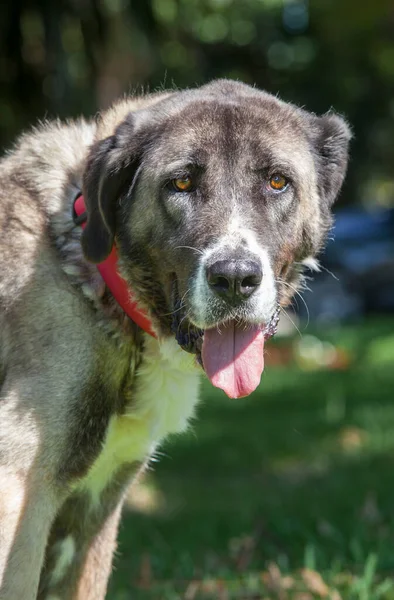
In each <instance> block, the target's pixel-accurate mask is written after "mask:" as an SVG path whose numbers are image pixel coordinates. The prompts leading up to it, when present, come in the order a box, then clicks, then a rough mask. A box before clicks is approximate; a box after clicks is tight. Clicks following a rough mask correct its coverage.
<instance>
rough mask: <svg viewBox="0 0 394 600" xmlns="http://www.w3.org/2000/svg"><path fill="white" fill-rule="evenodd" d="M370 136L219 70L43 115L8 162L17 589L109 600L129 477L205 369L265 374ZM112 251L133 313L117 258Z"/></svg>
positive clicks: (217, 382)
mask: <svg viewBox="0 0 394 600" xmlns="http://www.w3.org/2000/svg"><path fill="white" fill-rule="evenodd" d="M350 138H351V133H350V129H349V127H348V125H347V124H346V122H345V121H344V119H343V118H342V117H340V116H338V115H336V114H334V113H333V112H329V113H327V114H326V115H323V116H321V117H319V116H316V115H315V114H312V113H309V112H306V111H305V110H303V109H300V108H297V107H296V106H294V105H291V104H288V103H285V102H283V101H281V100H279V99H278V98H277V97H274V96H272V95H270V94H268V93H266V92H264V91H259V90H258V89H255V88H253V87H249V86H247V85H245V84H242V83H240V82H234V81H231V80H217V81H213V82H211V83H208V84H207V85H204V86H202V87H200V88H196V89H189V90H185V91H168V92H166V91H162V92H159V93H154V94H151V95H146V96H140V97H138V96H135V97H130V98H125V99H122V100H121V101H119V102H118V103H116V104H115V105H114V106H113V107H112V108H110V109H109V110H107V111H105V112H103V114H101V115H99V117H98V118H97V119H95V120H92V121H85V120H82V119H81V120H76V121H71V122H67V123H61V122H59V121H53V122H45V123H42V124H40V125H39V126H38V127H37V128H35V129H33V130H32V131H30V132H28V133H25V134H23V135H22V136H21V137H20V139H19V140H18V141H17V142H16V144H15V146H14V148H13V149H12V150H11V151H10V152H9V153H8V154H7V155H6V156H5V157H4V158H3V159H2V161H1V164H0V207H1V210H0V228H1V237H0V307H1V310H0V390H1V392H0V489H1V494H0V598H1V600H30V599H35V598H38V599H40V600H44V599H46V600H66V599H79V600H100V599H102V598H104V597H105V593H106V588H107V580H108V577H109V574H110V571H111V563H112V555H113V552H114V548H115V545H116V535H117V526H118V522H119V519H120V514H121V508H122V502H123V499H124V495H125V491H126V489H127V487H128V485H129V484H130V482H132V481H133V479H134V478H135V477H136V476H137V474H138V473H139V472H140V471H141V470H143V469H144V466H145V465H146V464H147V461H149V458H150V457H151V456H152V454H153V453H154V452H155V449H156V448H157V447H158V445H159V444H160V442H161V441H162V440H163V439H164V438H165V437H166V436H167V435H168V434H169V433H172V432H180V431H182V430H184V429H185V428H186V427H187V425H188V422H189V420H190V418H191V416H192V415H193V410H194V407H195V405H196V402H197V400H198V388H199V380H200V375H201V373H204V372H205V374H206V376H207V377H208V378H209V379H210V380H211V382H212V384H213V385H214V386H216V387H218V388H220V389H222V390H224V392H225V393H226V394H227V395H228V396H230V397H233V398H239V397H243V396H246V395H248V394H249V393H251V392H252V391H253V390H254V389H255V388H256V386H257V385H258V383H259V381H260V376H261V373H262V370H263V367H264V357H263V354H264V342H265V340H266V339H267V338H268V337H269V336H270V335H271V334H272V333H273V332H274V330H275V325H276V321H277V316H278V307H283V306H286V305H287V304H288V303H289V302H290V301H291V298H292V296H293V293H294V292H295V291H296V290H297V289H298V288H299V286H300V284H301V282H302V273H303V270H304V269H305V266H310V265H313V264H315V263H314V261H315V257H316V256H317V254H318V252H319V251H320V250H321V248H322V247H323V245H324V241H325V238H326V234H327V232H328V230H329V228H330V225H331V221H332V217H331V207H332V204H333V202H334V200H335V199H336V197H337V195H338V193H339V191H340V188H341V185H342V182H343V180H344V177H345V172H346V167H347V160H348V145H349V140H350ZM81 198H82V199H83V202H84V206H85V207H86V213H87V214H86V215H85V216H84V215H83V214H82V218H81V215H79V216H78V214H77V211H76V208H75V206H76V205H75V202H76V200H77V199H81ZM112 252H116V261H117V262H116V263H115V264H116V267H115V271H116V273H117V277H118V280H120V281H121V282H123V284H124V285H125V286H126V289H127V290H129V292H130V298H131V294H132V298H133V302H134V303H136V304H135V306H136V307H137V308H136V309H135V313H132V316H131V317H130V315H129V314H128V313H127V311H126V312H125V310H124V309H123V308H122V306H121V305H119V303H118V302H117V301H116V299H115V298H116V294H114V293H112V292H111V285H110V284H108V283H107V282H106V280H105V278H104V279H103V276H102V274H101V272H100V270H99V267H100V265H102V264H104V263H105V261H107V260H109V259H108V257H109V256H111V253H112ZM113 270H114V269H113ZM118 283H119V281H118ZM130 304H132V303H131V299H130ZM133 306H134V304H133ZM133 314H135V315H137V316H136V318H135V319H134V318H133ZM141 316H142V317H143V318H144V319H145V322H148V325H147V326H144V327H141V326H140V325H139V324H138V323H139V321H138V319H139V317H141ZM137 317H138V318H137Z"/></svg>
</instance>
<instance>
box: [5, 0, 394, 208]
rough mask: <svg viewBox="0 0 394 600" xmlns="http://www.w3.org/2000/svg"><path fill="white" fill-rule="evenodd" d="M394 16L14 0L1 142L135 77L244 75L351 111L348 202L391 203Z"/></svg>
mask: <svg viewBox="0 0 394 600" xmlns="http://www.w3.org/2000/svg"><path fill="white" fill-rule="evenodd" d="M393 22H394V10H393V6H392V2H391V1H390V0H379V1H378V2H372V3H368V2H363V3H361V4H360V2H358V1H357V0H346V2H343V1H342V0H331V1H328V0H310V2H309V3H308V1H307V0H283V1H282V0H243V1H242V2H237V1H236V0H81V1H78V0H60V1H59V2H57V1H56V2H53V1H51V0H17V1H15V0H13V1H12V0H8V1H5V2H3V3H1V5H0V66H1V68H0V80H1V83H2V86H1V90H2V91H1V93H0V110H1V115H2V118H1V124H2V127H1V136H0V144H2V145H5V144H8V143H10V141H11V140H12V138H13V137H14V135H15V134H16V133H17V132H18V131H19V130H20V129H21V128H23V127H26V126H27V125H28V124H30V123H31V122H32V121H34V120H35V119H36V118H37V117H40V118H42V117H44V116H47V115H49V116H52V115H55V114H59V115H60V116H63V117H64V116H66V115H67V116H71V115H77V114H79V113H85V114H88V113H92V112H94V111H95V110H96V109H97V108H98V107H103V106H107V105H108V104H109V103H110V102H111V101H112V100H113V99H114V98H115V97H116V96H118V95H119V94H121V93H123V92H125V91H129V90H130V89H131V88H134V87H136V86H140V85H142V86H149V87H150V88H152V89H154V88H156V87H158V86H163V85H166V86H172V85H173V84H175V85H177V86H190V85H194V84H196V83H202V82H204V81H206V80H208V79H211V78H214V77H234V78H239V79H241V80H243V81H246V82H250V83H256V84H257V85H258V86H260V87H263V88H266V89H267V90H269V91H271V92H273V93H279V94H280V95H281V96H282V97H283V98H284V99H286V100H289V101H293V102H296V103H297V104H300V105H305V106H306V107H308V109H310V110H314V111H317V112H324V111H326V110H328V109H329V108H330V107H331V106H334V107H335V109H336V110H338V111H340V112H342V113H344V114H345V115H346V116H347V118H348V120H349V121H350V123H351V124H352V126H353V128H354V131H355V140H354V143H353V151H352V156H353V159H352V164H351V168H350V173H349V177H348V180H347V186H346V188H345V191H344V193H343V194H342V201H344V202H350V201H354V200H355V199H358V200H359V199H361V200H362V201H365V202H367V203H374V202H379V203H381V204H386V205H387V204H392V203H393V198H394V184H393V183H392V181H391V173H392V165H393V164H394V144H392V138H393V135H394V118H393V117H394V100H393V98H394V94H393V91H394V50H393V45H392V29H393Z"/></svg>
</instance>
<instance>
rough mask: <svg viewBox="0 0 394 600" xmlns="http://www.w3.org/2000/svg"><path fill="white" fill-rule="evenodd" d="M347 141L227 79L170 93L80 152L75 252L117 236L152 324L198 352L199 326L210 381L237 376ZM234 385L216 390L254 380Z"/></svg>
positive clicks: (334, 178)
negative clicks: (81, 224) (80, 227)
mask: <svg viewBox="0 0 394 600" xmlns="http://www.w3.org/2000/svg"><path fill="white" fill-rule="evenodd" d="M349 138H350V133H349V130H348V127H347V125H346V124H345V122H344V121H343V120H342V119H340V118H339V117H337V116H335V115H332V114H331V115H326V116H324V117H320V118H319V117H316V116H315V115H311V114H310V113H307V112H305V111H303V110H300V109H298V108H296V107H294V106H292V105H289V104H286V103H283V102H281V101H279V100H278V99H277V98H275V97H273V96H271V95H268V94H266V93H264V92H260V91H258V90H256V89H253V88H249V87H248V86H245V85H243V84H240V83H235V82H231V81H217V82H214V83H211V84H209V85H207V86H204V87H202V88H200V89H197V90H192V91H186V92H179V93H174V94H172V95H171V96H170V97H169V98H167V99H165V100H162V101H159V102H158V103H157V104H154V105H152V106H150V107H148V108H146V109H143V110H140V111H137V112H134V113H130V115H129V116H128V117H127V119H126V120H125V121H124V122H123V123H122V124H121V125H120V126H119V127H118V129H117V131H116V132H115V133H114V135H113V136H111V137H110V138H107V139H105V140H103V141H100V142H98V143H97V144H96V145H95V146H94V147H93V149H92V152H91V156H90V160H89V162H88V167H87V170H86V177H85V187H84V193H85V197H86V202H87V206H88V212H89V218H88V226H87V228H86V230H85V232H84V238H83V245H84V250H85V254H86V256H87V257H88V258H89V259H90V260H93V261H94V262H100V261H101V260H103V259H104V258H106V256H107V255H108V253H109V252H110V250H111V247H112V244H113V242H114V239H116V243H117V245H118V249H119V255H120V258H121V263H122V268H123V271H122V272H123V275H124V276H125V277H126V278H127V279H128V280H129V282H130V285H131V287H132V288H133V290H134V291H135V293H137V295H138V297H139V299H140V300H141V301H142V303H143V304H144V305H145V306H146V307H147V308H148V309H149V310H150V311H151V314H152V318H153V319H154V321H155V323H156V325H157V326H158V327H159V329H161V332H162V333H163V334H168V333H169V331H170V330H171V325H172V330H173V335H174V334H175V335H176V336H177V338H178V341H180V343H181V344H184V345H185V346H189V349H192V350H197V351H199V350H201V348H200V347H199V344H198V341H199V338H201V337H202V336H201V332H200V330H202V331H204V332H205V334H204V344H203V348H202V360H203V363H204V368H205V370H206V371H207V373H208V375H209V376H210V378H211V379H212V381H213V382H214V383H215V385H216V384H217V379H216V380H215V374H217V373H218V371H225V370H226V368H227V366H228V365H229V364H230V366H231V369H232V374H231V375H230V376H229V378H230V379H234V378H235V379H236V378H237V377H238V379H239V377H240V376H239V375H237V369H236V362H237V360H236V358H237V356H238V355H240V354H242V352H243V351H244V350H245V353H244V359H243V361H241V364H240V366H239V367H240V368H241V369H243V370H245V369H246V363H247V362H250V361H251V360H252V361H253V356H254V355H255V354H256V352H260V350H261V354H262V348H261V347H260V350H259V348H258V344H259V343H260V342H263V339H264V335H266V334H267V327H268V326H269V324H270V322H272V319H273V317H274V315H275V314H276V310H277V306H278V304H281V305H286V304H287V303H288V302H289V301H290V299H291V297H292V295H293V293H294V292H295V291H296V289H297V285H298V282H299V278H300V275H301V271H302V264H303V262H304V261H305V260H307V259H309V258H310V257H313V256H314V255H316V253H317V252H318V251H319V250H320V248H321V247H322V244H323V242H324V238H325V234H326V232H327V230H328V228H329V225H330V223H331V218H330V207H331V205H332V203H333V201H334V199H335V197H336V196H337V194H338V192H339V189H340V186H341V184H342V181H343V178H344V175H345V171H346V164H347V147H348V142H349ZM204 345H205V346H207V348H206V349H205V350H204ZM231 348H232V350H231ZM248 348H249V351H247V349H248ZM219 354H220V355H225V358H223V359H222V363H223V361H224V363H225V364H222V363H220V360H219V363H220V364H218V355H219ZM230 355H231V356H230ZM245 361H246V362H245ZM259 369H260V366H256V368H255V371H256V372H257V371H258V370H259ZM261 370H262V367H261ZM261 370H260V374H261ZM234 373H235V375H234ZM248 377H249V379H253V378H254V373H251V372H249V376H248ZM225 378H226V377H225ZM219 379H220V378H219ZM222 379H223V377H222ZM238 384H239V382H238V383H237V384H234V385H235V387H234V385H233V384H230V388H231V389H229V386H228V385H227V383H226V386H227V387H225V386H224V385H223V386H222V385H219V387H224V389H226V391H227V392H229V395H244V392H245V391H246V392H247V391H248V390H249V387H253V385H254V384H253V383H251V382H250V381H249V382H247V383H245V382H244V383H242V382H241V384H239V385H238ZM248 386H249V387H248Z"/></svg>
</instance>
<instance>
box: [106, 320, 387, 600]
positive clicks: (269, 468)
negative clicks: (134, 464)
mask: <svg viewBox="0 0 394 600" xmlns="http://www.w3.org/2000/svg"><path fill="white" fill-rule="evenodd" d="M393 325H394V321H392V320H391V321H390V320H382V321H374V322H367V323H365V324H364V325H363V326H354V327H349V328H346V329H343V330H339V331H334V330H331V331H324V332H319V333H318V337H319V338H320V339H322V340H329V341H331V342H333V343H334V344H335V345H336V346H338V347H340V348H342V349H343V351H344V355H343V356H344V357H345V358H343V357H342V361H341V362H342V368H340V369H327V368H325V369H321V368H320V369H317V368H315V365H313V364H311V363H310V362H308V361H305V360H303V361H301V360H300V359H296V360H291V361H290V364H287V365H286V366H281V367H273V366H272V367H267V369H266V372H265V374H264V376H263V381H262V385H261V387H260V388H259V390H258V391H257V392H256V393H255V394H254V395H252V396H251V397H250V398H248V399H243V400H228V399H226V398H225V397H224V396H223V395H222V394H221V393H220V392H218V391H216V390H214V389H212V387H211V386H209V385H208V384H206V385H204V387H203V402H202V405H201V406H200V409H199V411H198V419H196V422H195V423H194V426H193V428H192V430H191V431H190V432H189V433H188V434H186V435H182V436H178V437H177V438H175V439H173V440H171V441H170V442H169V443H167V444H166V445H165V446H164V447H163V448H162V450H161V457H160V461H159V462H158V463H156V464H154V465H153V467H154V468H152V470H151V472H150V473H148V476H147V477H146V478H145V479H144V481H143V483H142V484H141V486H140V487H139V488H137V489H136V501H137V500H138V499H140V503H141V497H142V498H144V497H145V498H146V501H145V504H143V506H142V507H141V508H140V509H137V508H134V509H133V510H130V509H129V510H126V513H125V515H124V518H123V521H122V526H121V530H120V544H119V552H118V557H117V559H116V561H115V572H114V575H113V578H112V581H111V585H110V590H109V594H108V598H109V599H110V600H128V599H137V600H139V599H141V600H144V599H147V600H151V599H155V600H156V599H158V600H159V599H163V600H164V599H168V600H170V599H171V600H176V599H181V598H182V599H183V598H184V599H185V600H208V599H211V598H212V599H214V598H217V599H219V600H232V599H235V598H236V599H250V600H251V599H253V600H259V599H261V600H263V599H264V600H266V599H278V600H288V599H291V600H293V599H294V600H309V599H311V598H330V599H332V600H339V599H360V600H377V599H382V600H390V599H394V579H391V576H392V574H393V573H394V334H393V333H392V332H393V331H394V327H393ZM307 341H308V338H307ZM299 344H300V341H299V338H296V339H295V340H294V341H293V342H289V341H286V342H278V343H277V344H275V345H272V346H271V348H272V350H271V352H272V354H273V355H274V354H275V352H276V353H278V352H279V355H280V356H281V355H282V354H283V356H285V355H286V352H287V354H288V353H289V350H291V351H292V352H293V351H295V354H297V348H298V347H299ZM289 346H290V347H289ZM347 362H349V364H348V365H347V366H346V363H347ZM302 365H303V367H304V368H303V369H302V368H301V366H302ZM306 368H307V369H308V370H305V369H306ZM136 501H135V502H136ZM148 509H149V510H148Z"/></svg>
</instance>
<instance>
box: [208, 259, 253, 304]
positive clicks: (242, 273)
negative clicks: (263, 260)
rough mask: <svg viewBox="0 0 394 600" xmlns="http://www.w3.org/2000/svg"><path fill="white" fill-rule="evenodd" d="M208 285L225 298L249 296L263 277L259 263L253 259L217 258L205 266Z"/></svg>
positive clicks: (241, 298) (232, 298) (239, 298)
mask: <svg viewBox="0 0 394 600" xmlns="http://www.w3.org/2000/svg"><path fill="white" fill-rule="evenodd" d="M206 276H207V281H208V285H209V287H210V288H211V290H212V291H213V292H215V294H217V295H218V296H221V297H222V298H224V299H225V300H235V299H238V300H243V299H246V298H249V296H250V295H251V294H253V292H254V291H255V290H256V289H257V288H258V287H259V285H260V283H261V281H262V279H263V271H262V269H261V265H259V263H257V262H255V261H254V260H217V261H216V262H214V263H213V264H212V265H210V266H209V267H207V269H206Z"/></svg>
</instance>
